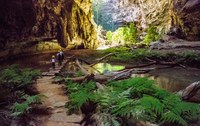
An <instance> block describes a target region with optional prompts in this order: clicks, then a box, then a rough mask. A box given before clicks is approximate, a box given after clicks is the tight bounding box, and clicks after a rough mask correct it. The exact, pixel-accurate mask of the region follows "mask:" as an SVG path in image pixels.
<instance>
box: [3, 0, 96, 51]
mask: <svg viewBox="0 0 200 126" xmlns="http://www.w3.org/2000/svg"><path fill="white" fill-rule="evenodd" d="M93 24H94V23H93V20H92V4H91V0H1V1H0V48H1V51H5V50H6V51H8V53H9V52H11V53H12V52H13V51H11V50H13V49H15V48H18V50H19V51H17V52H19V53H20V52H23V51H24V50H26V47H31V46H33V45H35V44H37V43H38V41H40V40H44V39H51V38H55V39H57V40H58V43H59V44H60V45H61V46H62V47H67V46H68V45H70V44H71V43H73V42H77V41H76V40H79V44H83V46H84V48H96V47H97V36H96V30H95V27H94V25H93ZM20 50H21V51H20ZM1 51H0V52H1Z"/></svg>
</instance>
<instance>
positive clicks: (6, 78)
mask: <svg viewBox="0 0 200 126" xmlns="http://www.w3.org/2000/svg"><path fill="white" fill-rule="evenodd" d="M40 75H41V73H40V71H39V70H32V69H19V68H18V66H17V65H13V66H11V67H9V68H6V69H4V70H2V71H1V72H0V84H2V85H3V86H5V87H8V88H21V87H25V86H28V85H30V84H32V83H33V81H32V80H34V79H35V78H36V77H38V76H40Z"/></svg>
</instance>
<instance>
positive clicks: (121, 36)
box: [106, 23, 162, 45]
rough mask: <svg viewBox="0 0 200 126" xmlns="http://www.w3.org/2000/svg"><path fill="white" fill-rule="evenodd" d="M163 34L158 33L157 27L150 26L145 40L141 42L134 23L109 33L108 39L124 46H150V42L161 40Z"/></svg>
mask: <svg viewBox="0 0 200 126" xmlns="http://www.w3.org/2000/svg"><path fill="white" fill-rule="evenodd" d="M161 35H162V32H161V33H158V32H157V29H156V27H155V26H152V25H150V26H149V27H148V28H147V32H146V35H145V36H144V39H143V40H141V39H140V36H139V33H138V30H137V26H136V25H135V24H134V23H130V24H129V26H126V27H120V28H118V29H117V30H116V31H114V32H111V31H108V32H107V34H106V38H107V40H108V41H111V42H115V43H122V44H124V45H131V44H145V45H149V44H150V42H153V41H156V40H158V39H160V38H161Z"/></svg>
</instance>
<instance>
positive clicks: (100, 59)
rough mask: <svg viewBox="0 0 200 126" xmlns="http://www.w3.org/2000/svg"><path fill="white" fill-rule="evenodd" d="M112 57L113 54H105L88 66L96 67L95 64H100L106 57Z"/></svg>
mask: <svg viewBox="0 0 200 126" xmlns="http://www.w3.org/2000/svg"><path fill="white" fill-rule="evenodd" d="M112 55H115V54H113V53H109V54H107V55H105V56H103V57H101V58H99V59H97V60H96V61H97V62H96V63H93V64H91V65H90V66H91V67H92V66H94V65H96V64H98V63H99V62H101V61H102V60H104V59H105V58H107V57H109V56H112Z"/></svg>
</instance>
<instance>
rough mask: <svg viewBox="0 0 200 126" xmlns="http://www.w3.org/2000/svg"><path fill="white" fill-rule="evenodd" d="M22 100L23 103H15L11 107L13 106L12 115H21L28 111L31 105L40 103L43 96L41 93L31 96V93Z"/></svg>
mask: <svg viewBox="0 0 200 126" xmlns="http://www.w3.org/2000/svg"><path fill="white" fill-rule="evenodd" d="M22 100H24V102H22V103H18V102H16V103H14V105H13V106H12V107H11V108H12V112H13V113H12V116H20V115H22V114H24V113H25V112H27V110H29V109H30V108H31V107H30V105H32V104H36V103H40V101H41V96H40V95H34V96H29V95H24V96H23V97H22Z"/></svg>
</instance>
